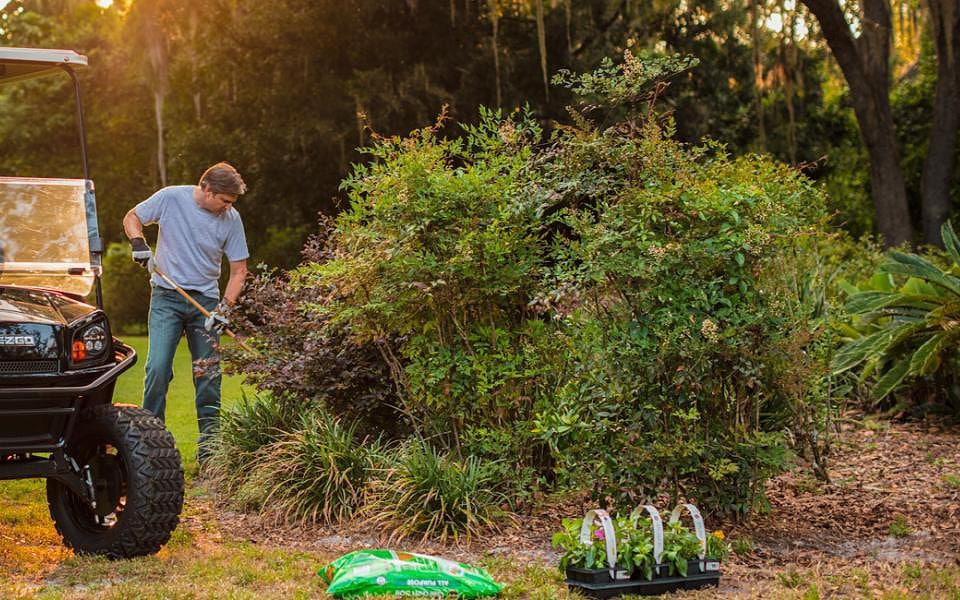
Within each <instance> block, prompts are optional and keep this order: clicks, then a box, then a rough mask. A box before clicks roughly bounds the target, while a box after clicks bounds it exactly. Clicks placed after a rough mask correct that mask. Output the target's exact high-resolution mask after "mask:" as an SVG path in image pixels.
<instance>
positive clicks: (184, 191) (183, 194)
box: [160, 185, 194, 200]
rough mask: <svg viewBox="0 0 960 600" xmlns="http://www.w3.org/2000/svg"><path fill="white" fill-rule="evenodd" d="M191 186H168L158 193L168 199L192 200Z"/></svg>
mask: <svg viewBox="0 0 960 600" xmlns="http://www.w3.org/2000/svg"><path fill="white" fill-rule="evenodd" d="M193 188H194V186H192V185H168V186H167V187H165V188H162V189H161V190H160V193H161V194H162V195H164V196H166V197H169V198H177V199H190V200H192V199H193Z"/></svg>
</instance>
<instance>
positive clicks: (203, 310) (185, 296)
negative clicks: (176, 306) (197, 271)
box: [153, 265, 260, 356]
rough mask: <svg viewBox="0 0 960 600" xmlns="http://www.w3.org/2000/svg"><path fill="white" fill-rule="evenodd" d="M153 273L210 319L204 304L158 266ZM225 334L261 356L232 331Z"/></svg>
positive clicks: (250, 351) (225, 331) (242, 346)
mask: <svg viewBox="0 0 960 600" xmlns="http://www.w3.org/2000/svg"><path fill="white" fill-rule="evenodd" d="M153 272H154V273H156V274H157V275H159V276H160V278H161V279H163V280H164V281H166V282H167V284H168V285H171V286H173V289H175V290H177V291H178V292H180V295H181V296H183V297H184V298H186V299H187V302H189V303H190V304H192V305H193V306H194V307H195V308H196V309H197V310H199V311H200V312H201V313H202V314H203V316H205V317H209V316H210V311H209V310H207V309H205V308H204V307H203V305H202V304H200V303H199V302H197V301H196V300H194V299H193V297H192V296H191V295H190V294H188V293H187V292H186V291H185V290H184V289H183V288H182V287H180V286H179V285H177V282H175V281H174V280H172V279H170V278H169V277H167V274H166V273H164V272H163V271H161V270H160V267H158V266H157V265H153ZM223 332H224V333H226V334H227V335H229V336H230V337H232V338H233V339H234V341H236V342H237V344H239V346H240V347H241V348H243V349H244V350H246V351H247V352H249V353H250V354H253V355H255V356H259V355H260V353H259V352H257V351H256V350H254V349H253V348H251V347H250V346H248V345H246V344H244V343H243V340H241V339H240V338H238V337H237V334H235V333H234V332H232V331H230V330H229V329H224V330H223Z"/></svg>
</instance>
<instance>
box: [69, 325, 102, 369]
mask: <svg viewBox="0 0 960 600" xmlns="http://www.w3.org/2000/svg"><path fill="white" fill-rule="evenodd" d="M106 349H107V330H106V329H104V327H103V325H102V324H100V323H94V324H93V325H90V326H89V327H86V328H84V329H83V330H81V331H80V332H79V333H78V334H77V335H75V336H74V337H73V347H72V348H71V349H70V350H71V352H70V355H71V356H70V357H71V358H72V359H73V362H75V363H77V362H80V361H84V360H88V359H91V358H97V357H98V356H100V355H102V354H103V353H104V351H106Z"/></svg>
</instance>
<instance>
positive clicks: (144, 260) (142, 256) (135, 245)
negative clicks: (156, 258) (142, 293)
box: [130, 237, 153, 272]
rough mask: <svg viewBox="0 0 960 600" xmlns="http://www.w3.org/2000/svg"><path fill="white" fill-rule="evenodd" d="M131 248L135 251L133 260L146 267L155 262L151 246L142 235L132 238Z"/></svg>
mask: <svg viewBox="0 0 960 600" xmlns="http://www.w3.org/2000/svg"><path fill="white" fill-rule="evenodd" d="M130 248H131V249H132V251H133V252H132V254H133V260H135V261H137V264H139V265H140V266H141V267H143V268H144V269H150V266H151V265H152V263H153V252H152V251H151V250H150V246H148V245H147V240H145V239H143V238H142V237H135V238H131V239H130ZM151 272H152V270H151Z"/></svg>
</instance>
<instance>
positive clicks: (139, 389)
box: [113, 336, 250, 475]
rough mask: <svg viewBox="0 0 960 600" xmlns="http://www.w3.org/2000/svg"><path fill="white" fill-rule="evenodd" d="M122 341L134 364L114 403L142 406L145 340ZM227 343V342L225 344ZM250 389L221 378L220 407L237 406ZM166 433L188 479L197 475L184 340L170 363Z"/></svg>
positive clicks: (190, 382)
mask: <svg viewBox="0 0 960 600" xmlns="http://www.w3.org/2000/svg"><path fill="white" fill-rule="evenodd" d="M123 341H124V342H126V343H127V344H130V345H131V346H133V348H134V349H135V350H136V351H137V364H136V365H134V366H133V368H131V369H130V370H129V371H127V372H126V373H124V374H123V375H121V376H120V379H118V380H117V387H116V389H115V390H114V394H113V400H114V402H122V403H124V404H136V405H137V406H140V405H141V404H142V403H143V373H144V367H145V365H146V364H147V338H146V336H124V337H123ZM224 343H227V342H224ZM244 392H246V393H247V394H248V395H250V389H249V388H245V387H244V386H243V385H242V383H241V378H240V377H237V376H224V378H223V383H222V384H221V389H220V396H221V398H222V402H223V406H224V407H229V406H232V405H233V404H234V403H236V402H237V400H239V399H240V398H241V396H242V395H243V393H244ZM166 419H167V429H169V430H170V432H171V433H173V437H174V438H176V440H177V447H178V448H180V454H181V455H182V456H183V465H184V468H185V469H186V470H187V473H188V475H189V474H191V473H193V472H195V471H196V465H197V436H198V435H199V430H198V429H197V410H196V408H195V407H194V394H193V376H192V369H191V366H190V350H189V349H188V348H187V342H186V339H184V340H181V342H180V346H179V347H178V348H177V354H176V357H175V358H174V361H173V381H171V382H170V389H169V390H168V392H167V414H166Z"/></svg>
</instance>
